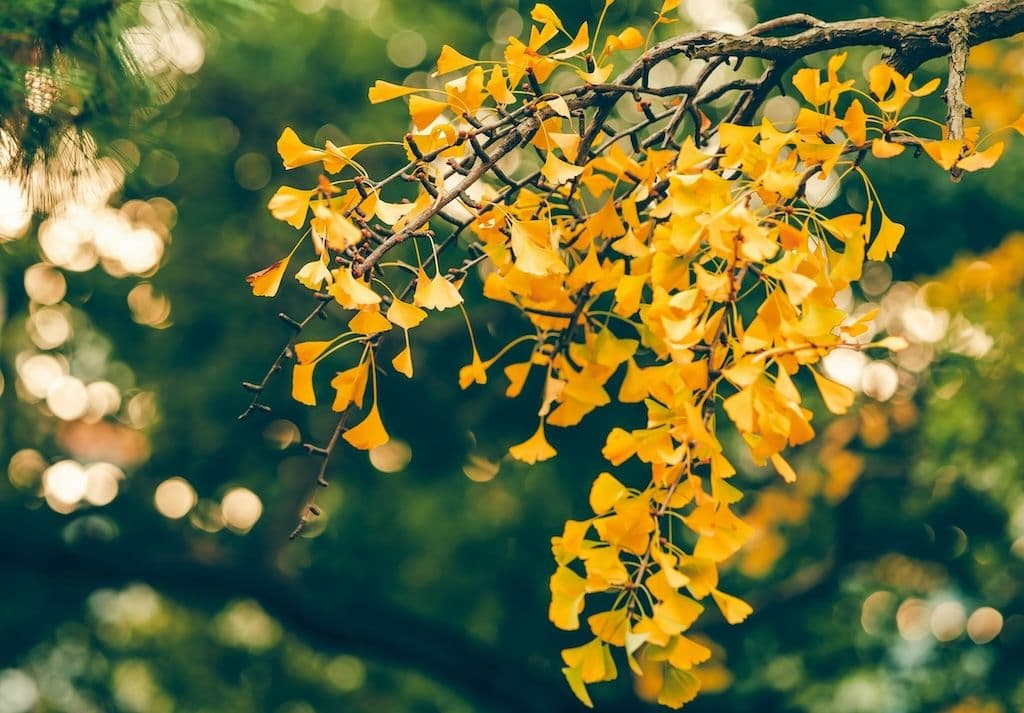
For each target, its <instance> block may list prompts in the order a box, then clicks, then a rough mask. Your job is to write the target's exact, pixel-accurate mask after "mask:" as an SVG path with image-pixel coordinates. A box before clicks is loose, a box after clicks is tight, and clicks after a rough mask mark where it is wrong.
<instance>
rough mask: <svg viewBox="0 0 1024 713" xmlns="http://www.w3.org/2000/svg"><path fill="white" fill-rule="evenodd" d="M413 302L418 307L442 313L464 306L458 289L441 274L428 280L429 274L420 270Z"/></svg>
mask: <svg viewBox="0 0 1024 713" xmlns="http://www.w3.org/2000/svg"><path fill="white" fill-rule="evenodd" d="M412 301H413V304H414V305H416V306H417V307H423V308H424V309H436V310H439V311H440V310H445V309H448V308H450V307H457V306H459V305H460V304H462V295H461V294H459V290H458V288H456V287H455V285H453V284H452V283H451V282H449V281H448V280H446V279H444V276H443V275H441V274H440V273H438V274H436V275H434V276H433V277H429V278H428V277H427V273H426V272H425V271H424V270H423V268H420V271H419V276H418V278H417V279H416V292H414V293H413V298H412Z"/></svg>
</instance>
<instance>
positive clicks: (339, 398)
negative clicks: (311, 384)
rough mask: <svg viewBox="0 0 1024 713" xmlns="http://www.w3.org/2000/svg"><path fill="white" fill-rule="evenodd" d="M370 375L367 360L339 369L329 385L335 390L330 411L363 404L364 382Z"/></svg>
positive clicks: (365, 382) (339, 410)
mask: <svg viewBox="0 0 1024 713" xmlns="http://www.w3.org/2000/svg"><path fill="white" fill-rule="evenodd" d="M369 376H370V363H369V362H367V361H363V362H360V363H359V364H356V365H355V366H353V367H352V368H351V369H346V370H345V371H339V372H338V373H337V375H335V377H334V378H333V379H331V386H332V387H333V388H334V390H335V391H336V392H337V393H336V394H335V397H334V403H333V404H331V410H332V411H338V412H341V411H344V410H345V409H346V408H348V407H349V405H351V404H355V405H356V406H360V407H361V406H362V405H363V397H364V396H365V394H366V384H367V381H368V379H369Z"/></svg>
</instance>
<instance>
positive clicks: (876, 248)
mask: <svg viewBox="0 0 1024 713" xmlns="http://www.w3.org/2000/svg"><path fill="white" fill-rule="evenodd" d="M904 232H906V228H904V227H903V226H902V225H900V224H899V223H895V222H893V221H891V220H889V216H887V215H886V214H885V213H883V214H882V222H881V225H880V226H879V228H878V235H876V236H875V242H873V243H872V244H871V247H870V248H869V249H868V259H869V260H885V259H886V258H887V257H889V256H890V255H892V254H893V253H894V252H896V247H897V246H898V245H899V244H900V240H901V239H902V238H903V233H904Z"/></svg>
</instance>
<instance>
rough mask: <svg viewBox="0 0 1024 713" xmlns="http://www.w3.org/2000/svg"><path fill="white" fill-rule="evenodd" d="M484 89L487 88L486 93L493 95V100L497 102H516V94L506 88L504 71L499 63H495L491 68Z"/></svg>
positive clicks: (506, 82)
mask: <svg viewBox="0 0 1024 713" xmlns="http://www.w3.org/2000/svg"><path fill="white" fill-rule="evenodd" d="M485 89H487V93H488V94H490V95H491V97H493V99H494V101H496V102H498V103H499V104H515V103H516V95H515V94H513V93H512V91H511V90H510V89H509V88H508V81H507V80H506V79H505V73H504V72H503V71H502V69H501V67H500V66H499V65H495V67H494V69H492V70H491V78H490V79H488V80H487V84H486V85H485Z"/></svg>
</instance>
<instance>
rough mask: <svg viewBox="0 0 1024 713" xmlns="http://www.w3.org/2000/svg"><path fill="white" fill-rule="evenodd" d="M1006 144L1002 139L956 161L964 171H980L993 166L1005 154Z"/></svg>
mask: <svg viewBox="0 0 1024 713" xmlns="http://www.w3.org/2000/svg"><path fill="white" fill-rule="evenodd" d="M1003 147H1004V144H1003V142H1002V141H999V142H997V143H994V144H992V145H991V146H989V147H988V148H987V149H985V150H984V151H978V152H977V153H972V154H971V155H969V156H966V157H964V158H962V159H960V160H959V161H957V162H956V167H957V168H959V169H962V170H964V171H980V170H982V169H983V168H992V167H993V166H994V165H995V164H996V161H998V160H999V157H1000V156H1002V155H1003Z"/></svg>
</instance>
